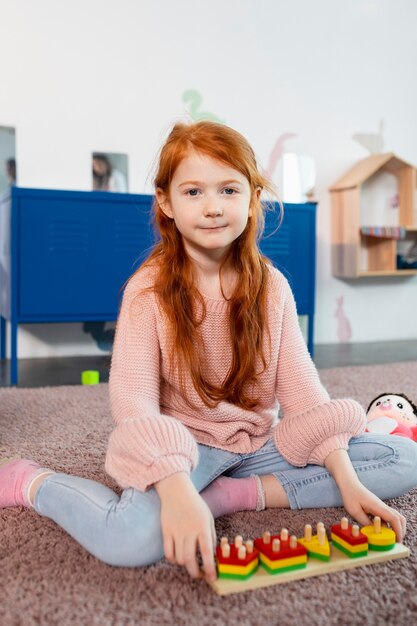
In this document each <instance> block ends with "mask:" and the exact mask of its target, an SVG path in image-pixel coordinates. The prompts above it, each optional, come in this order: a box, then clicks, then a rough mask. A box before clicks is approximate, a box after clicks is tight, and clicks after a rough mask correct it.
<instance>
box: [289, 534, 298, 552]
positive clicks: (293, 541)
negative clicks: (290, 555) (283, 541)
mask: <svg viewBox="0 0 417 626" xmlns="http://www.w3.org/2000/svg"><path fill="white" fill-rule="evenodd" d="M296 547H297V537H296V536H295V535H291V537H290V548H292V549H294V548H296Z"/></svg>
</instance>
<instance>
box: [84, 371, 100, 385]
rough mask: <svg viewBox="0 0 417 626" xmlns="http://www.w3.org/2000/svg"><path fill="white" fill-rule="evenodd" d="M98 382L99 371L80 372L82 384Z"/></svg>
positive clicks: (95, 383)
mask: <svg viewBox="0 0 417 626" xmlns="http://www.w3.org/2000/svg"><path fill="white" fill-rule="evenodd" d="M99 382H100V372H98V371H97V370H84V372H81V384H82V385H98V383H99Z"/></svg>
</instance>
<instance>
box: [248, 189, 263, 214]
mask: <svg viewBox="0 0 417 626" xmlns="http://www.w3.org/2000/svg"><path fill="white" fill-rule="evenodd" d="M261 193H262V188H261V187H256V189H255V191H254V193H253V195H254V196H255V198H256V199H257V200H259V198H260V197H261ZM248 215H249V217H252V208H251V207H250V206H249V213H248Z"/></svg>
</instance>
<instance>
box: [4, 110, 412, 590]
mask: <svg viewBox="0 0 417 626" xmlns="http://www.w3.org/2000/svg"><path fill="white" fill-rule="evenodd" d="M155 187H156V196H155V204H154V210H155V222H156V225H157V227H158V230H159V232H160V236H161V240H160V243H158V244H157V245H156V247H155V248H154V250H153V252H152V253H151V255H150V257H149V258H148V259H147V261H146V262H145V263H144V264H143V265H142V266H141V267H140V268H139V270H138V271H137V272H136V273H135V274H134V275H133V276H132V277H131V279H130V280H129V282H128V284H127V287H126V289H125V292H124V297H123V303H122V307H121V311H120V315H119V320H118V324H117V331H116V339H115V346H114V352H113V359H112V367H111V373H110V401H111V408H112V414H113V417H114V420H115V422H116V427H115V429H114V431H113V432H112V434H111V436H110V441H109V445H108V451H107V457H106V470H107V472H108V473H109V474H110V475H111V476H112V477H113V478H115V479H116V481H117V482H118V483H119V485H120V486H121V487H122V488H123V489H124V491H123V493H122V495H121V496H120V497H119V496H118V495H117V494H115V493H114V492H113V491H111V490H110V489H108V488H107V487H105V486H103V485H101V484H98V483H96V482H93V481H91V480H85V479H82V478H77V477H73V476H67V475H65V474H58V473H53V472H52V471H51V470H46V469H44V468H40V467H39V466H38V465H37V464H36V463H34V462H33V461H28V460H21V459H19V460H14V461H9V462H6V463H4V464H3V466H2V467H1V468H0V485H1V486H0V506H2V507H5V506H13V505H15V506H16V505H26V506H33V507H34V508H35V510H36V511H37V512H38V513H39V514H40V515H43V516H46V517H49V518H51V519H53V520H55V521H56V522H57V523H58V524H59V525H60V526H62V527H63V528H64V529H65V530H67V532H68V533H70V534H71V535H72V536H73V537H74V538H75V539H76V540H77V541H78V542H80V543H81V544H82V545H83V546H84V547H85V548H86V549H87V550H88V551H89V552H91V553H92V554H94V555H95V556H97V557H98V558H99V559H101V560H103V561H105V562H106V563H109V564H112V565H121V566H139V565H147V564H149V563H153V562H155V561H157V560H158V559H160V558H161V557H162V556H163V555H164V554H165V557H166V558H167V559H168V560H169V561H171V562H173V563H178V564H181V565H185V566H186V568H187V570H188V572H189V573H190V575H191V576H193V577H199V576H201V575H202V572H201V571H200V569H199V565H198V559H197V553H198V550H199V551H200V554H201V557H202V561H203V569H204V572H205V575H206V576H207V578H208V579H209V580H214V578H215V577H216V571H215V564H214V556H213V553H214V547H215V542H216V536H215V528H214V521H213V518H214V517H216V516H219V515H222V514H225V513H230V512H232V511H236V510H250V509H257V510H261V509H263V508H265V507H291V508H293V509H297V508H298V509H301V508H308V507H313V508H314V507H337V506H342V505H343V506H344V507H345V509H346V511H347V512H348V513H349V514H350V515H351V516H352V517H353V518H355V519H356V520H357V521H358V522H359V523H360V524H368V523H369V518H368V514H372V515H380V516H381V517H382V518H383V519H384V520H385V521H386V522H388V523H390V524H391V525H392V526H393V528H394V530H395V532H396V533H397V535H398V539H399V541H401V540H402V537H403V536H404V533H405V519H404V517H403V516H402V515H400V514H399V513H398V512H397V511H395V510H394V509H392V508H391V507H389V506H387V505H386V504H384V502H383V501H382V500H381V499H380V498H392V497H395V496H398V495H399V494H402V493H404V492H406V491H407V490H409V489H411V488H412V487H414V486H415V484H416V482H417V478H416V476H417V472H416V467H417V446H415V443H414V442H412V441H409V440H407V439H405V438H403V437H389V436H384V435H377V436H376V435H370V434H366V435H363V434H362V433H363V431H364V429H365V424H366V418H365V413H364V411H363V409H362V407H361V406H359V405H358V404H357V403H356V402H354V401H353V400H330V398H329V396H328V394H327V392H326V391H325V389H324V388H323V387H322V385H321V383H320V380H319V377H318V374H317V371H316V370H315V367H314V365H313V363H312V361H311V359H310V357H309V354H308V351H307V349H306V345H305V342H304V340H303V337H302V335H301V333H300V330H299V326H298V320H297V313H296V308H295V304H294V299H293V296H292V293H291V290H290V288H289V285H288V283H287V281H286V280H285V278H284V277H283V275H282V274H281V273H280V272H278V271H277V270H276V269H275V268H274V267H272V265H271V264H270V263H269V261H268V260H267V259H266V258H264V257H263V256H262V255H261V254H260V252H259V249H258V247H257V241H258V238H259V236H260V234H261V232H262V226H263V212H262V204H261V201H260V194H261V192H262V190H269V191H271V186H270V184H269V183H268V181H267V180H266V179H265V178H264V177H263V176H262V175H261V174H260V172H259V170H258V168H257V165H256V160H255V157H254V153H253V151H252V149H251V147H250V146H249V145H248V143H247V141H246V140H245V139H244V138H243V137H242V136H241V135H240V134H239V133H237V132H236V131H234V130H232V129H230V128H227V127H226V126H222V125H219V124H215V123H213V122H206V121H204V122H198V123H195V124H190V125H185V124H177V125H176V126H175V127H174V128H173V130H172V131H171V134H170V135H169V137H168V139H167V141H166V143H165V145H164V146H163V148H162V151H161V155H160V162H159V168H158V171H157V174H156V178H155ZM278 403H279V405H280V407H281V411H282V414H283V418H282V419H281V421H280V422H279V423H278V425H277V424H276V420H275V417H276V415H277V412H278ZM374 494H375V495H374Z"/></svg>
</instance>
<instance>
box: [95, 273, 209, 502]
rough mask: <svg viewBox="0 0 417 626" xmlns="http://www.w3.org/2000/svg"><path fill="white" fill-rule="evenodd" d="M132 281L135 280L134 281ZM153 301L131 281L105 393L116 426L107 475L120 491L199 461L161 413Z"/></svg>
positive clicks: (178, 426)
mask: <svg viewBox="0 0 417 626" xmlns="http://www.w3.org/2000/svg"><path fill="white" fill-rule="evenodd" d="M135 278H136V277H135ZM155 308H156V303H155V296H154V294H153V293H152V292H150V291H144V290H143V289H142V290H141V289H139V290H138V285H137V281H135V279H132V280H131V281H130V282H129V283H128V285H127V287H126V290H125V293H124V296H123V302H122V306H121V310H120V314H119V318H118V321H117V327H116V337H115V342H114V348H113V356H112V364H111V371H110V380H109V390H110V405H111V412H112V416H113V419H114V421H115V422H116V427H115V429H114V430H113V432H112V433H111V435H110V439H109V444H108V449H107V455H106V471H107V472H108V473H109V474H110V476H112V477H113V478H114V479H115V480H116V481H117V482H118V483H119V484H120V485H121V486H122V487H124V488H126V487H134V488H135V489H138V490H140V491H144V490H145V489H146V488H147V487H149V486H150V485H152V484H154V483H156V482H158V481H160V480H162V479H163V478H167V477H168V476H170V475H172V474H175V473H177V472H182V471H185V472H187V473H189V472H190V471H191V470H192V469H193V468H194V467H195V466H196V465H197V461H198V448H197V444H196V442H195V440H194V438H193V436H192V435H191V433H190V432H189V430H188V429H187V428H186V427H185V426H184V425H183V424H182V423H181V422H180V421H179V420H177V419H175V418H173V417H171V416H169V415H163V414H161V412H160V403H159V394H160V379H161V373H160V347H159V339H158V331H157V321H156V310H155Z"/></svg>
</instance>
